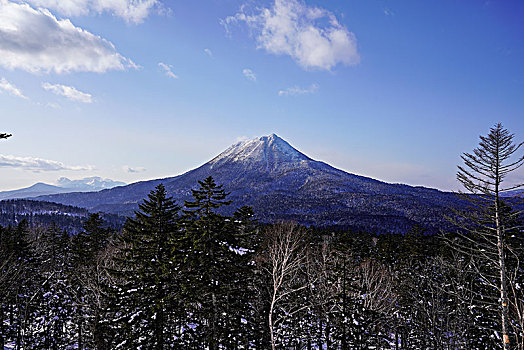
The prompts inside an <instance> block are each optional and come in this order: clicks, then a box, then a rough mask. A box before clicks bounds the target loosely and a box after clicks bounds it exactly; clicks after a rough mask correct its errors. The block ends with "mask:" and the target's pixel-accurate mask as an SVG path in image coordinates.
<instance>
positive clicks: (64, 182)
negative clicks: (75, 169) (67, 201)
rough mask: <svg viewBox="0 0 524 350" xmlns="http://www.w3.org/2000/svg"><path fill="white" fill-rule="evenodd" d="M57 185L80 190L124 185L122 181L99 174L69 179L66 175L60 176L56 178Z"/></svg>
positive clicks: (87, 190) (94, 189)
mask: <svg viewBox="0 0 524 350" xmlns="http://www.w3.org/2000/svg"><path fill="white" fill-rule="evenodd" d="M57 184H58V186H59V187H62V188H66V189H71V190H75V191H80V192H91V191H100V190H105V189H108V188H113V187H117V186H124V185H125V184H126V183H125V182H122V181H114V180H111V179H103V178H101V177H100V176H91V177H86V178H83V179H80V180H70V179H68V178H67V177H61V178H59V179H58V180H57Z"/></svg>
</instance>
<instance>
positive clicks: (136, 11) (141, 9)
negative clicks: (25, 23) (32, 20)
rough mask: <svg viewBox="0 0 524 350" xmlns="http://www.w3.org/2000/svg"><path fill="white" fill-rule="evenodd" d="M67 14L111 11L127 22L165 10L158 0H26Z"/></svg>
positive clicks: (140, 20)
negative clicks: (154, 11)
mask: <svg viewBox="0 0 524 350" xmlns="http://www.w3.org/2000/svg"><path fill="white" fill-rule="evenodd" d="M25 1H26V2H28V3H30V4H33V5H34V6H37V7H45V8H48V9H52V10H54V11H57V12H59V13H60V14H62V15H65V16H85V15H89V14H92V13H94V14H100V13H102V12H109V13H112V14H113V15H115V16H117V17H120V18H123V19H124V20H125V21H126V22H131V23H141V22H143V21H144V19H145V18H147V17H148V16H149V14H150V13H151V12H152V11H153V10H155V9H156V10H157V12H159V13H163V12H165V9H164V8H163V6H162V4H161V3H160V1H158V0H103V1H100V0H25Z"/></svg>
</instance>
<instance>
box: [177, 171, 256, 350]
mask: <svg viewBox="0 0 524 350" xmlns="http://www.w3.org/2000/svg"><path fill="white" fill-rule="evenodd" d="M192 194H193V197H194V200H193V201H186V202H185V210H184V214H185V221H184V225H185V230H186V237H187V240H188V250H187V258H186V263H185V265H184V274H185V275H186V276H187V277H186V280H185V288H184V289H185V292H186V294H185V298H186V299H187V302H188V303H189V307H190V313H191V314H192V315H194V316H193V317H194V319H195V320H196V321H193V322H194V324H195V327H194V328H193V331H194V335H193V336H194V337H195V338H194V340H196V341H197V342H200V343H201V344H206V345H204V346H208V347H209V348H210V349H213V350H214V349H218V348H219V347H220V346H221V347H222V348H226V349H236V348H237V346H238V344H241V342H242V341H243V340H242V339H241V338H243V337H242V335H245V334H247V333H249V331H248V330H247V328H249V326H248V325H247V324H246V321H247V319H248V318H250V317H249V316H248V314H247V310H246V305H247V301H246V298H247V297H248V296H249V290H247V289H245V288H243V287H244V285H243V283H242V282H243V281H244V278H247V279H249V273H250V272H249V271H250V266H249V264H248V262H249V260H250V256H251V254H252V252H251V251H250V250H249V249H246V247H245V245H244V244H245V243H246V242H248V240H249V239H248V236H249V230H246V228H247V227H248V226H249V225H248V222H249V219H248V218H249V217H250V216H251V215H252V212H251V211H250V210H249V209H247V208H243V209H240V210H238V211H237V212H236V214H235V215H234V216H233V217H232V218H231V217H226V216H223V215H221V214H219V210H220V209H221V207H222V206H225V205H229V204H230V203H231V201H229V200H227V199H226V198H227V195H228V193H226V192H225V191H224V190H223V188H222V186H219V185H216V183H215V181H214V180H213V178H212V177H208V178H206V179H204V180H203V181H199V188H198V189H193V190H192Z"/></svg>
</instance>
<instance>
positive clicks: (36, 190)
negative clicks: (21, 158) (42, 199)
mask: <svg viewBox="0 0 524 350" xmlns="http://www.w3.org/2000/svg"><path fill="white" fill-rule="evenodd" d="M123 185H125V183H124V182H121V181H113V180H111V179H102V178H101V177H98V176H93V177H86V178H84V179H80V180H70V179H68V178H67V177H61V178H59V179H58V180H57V183H56V185H49V184H46V183H42V182H38V183H36V184H34V185H32V186H29V187H26V188H21V189H18V190H12V191H3V192H0V200H4V199H21V198H33V197H37V196H42V195H50V194H58V193H69V192H92V191H100V190H104V189H108V188H113V187H117V186H123Z"/></svg>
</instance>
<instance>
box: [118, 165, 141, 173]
mask: <svg viewBox="0 0 524 350" xmlns="http://www.w3.org/2000/svg"><path fill="white" fill-rule="evenodd" d="M122 170H124V171H125V172H126V173H131V174H134V173H141V172H144V171H146V168H143V167H134V168H132V167H130V166H129V165H124V166H123V167H122Z"/></svg>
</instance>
